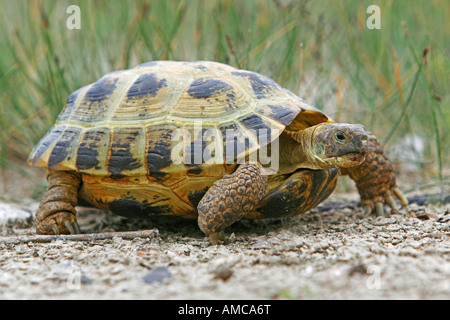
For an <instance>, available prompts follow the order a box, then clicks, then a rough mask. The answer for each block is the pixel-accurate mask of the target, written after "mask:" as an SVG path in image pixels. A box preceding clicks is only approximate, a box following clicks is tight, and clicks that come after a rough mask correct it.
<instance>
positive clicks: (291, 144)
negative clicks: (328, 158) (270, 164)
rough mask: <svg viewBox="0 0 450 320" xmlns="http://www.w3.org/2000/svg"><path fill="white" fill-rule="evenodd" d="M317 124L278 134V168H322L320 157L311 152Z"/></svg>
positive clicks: (290, 169)
mask: <svg viewBox="0 0 450 320" xmlns="http://www.w3.org/2000/svg"><path fill="white" fill-rule="evenodd" d="M316 127H317V126H313V127H310V128H306V129H304V130H300V131H295V132H286V131H285V132H283V133H282V134H281V135H280V146H281V150H280V169H281V168H283V171H287V172H293V171H295V170H297V169H300V168H305V169H323V165H322V163H321V162H320V159H318V158H316V157H315V156H314V153H313V148H314V145H313V135H314V130H315V129H316Z"/></svg>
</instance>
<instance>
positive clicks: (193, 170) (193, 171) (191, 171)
mask: <svg viewBox="0 0 450 320" xmlns="http://www.w3.org/2000/svg"><path fill="white" fill-rule="evenodd" d="M202 172H203V170H202V168H201V167H193V168H191V169H189V170H188V172H187V173H188V174H193V175H199V174H201V173H202Z"/></svg>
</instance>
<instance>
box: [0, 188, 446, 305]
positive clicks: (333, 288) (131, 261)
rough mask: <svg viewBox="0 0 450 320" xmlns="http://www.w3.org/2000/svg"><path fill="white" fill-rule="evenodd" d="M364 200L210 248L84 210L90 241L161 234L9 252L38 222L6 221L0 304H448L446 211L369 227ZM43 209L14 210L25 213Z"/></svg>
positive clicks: (263, 226)
mask: <svg viewBox="0 0 450 320" xmlns="http://www.w3.org/2000/svg"><path fill="white" fill-rule="evenodd" d="M357 199H358V196H357V194H355V193H352V194H349V195H345V196H342V195H340V196H332V197H331V198H330V199H329V200H328V201H327V202H325V203H324V204H323V205H321V206H320V207H318V208H316V209H315V210H313V211H312V212H310V213H308V214H305V215H302V216H298V217H293V218H286V219H282V220H260V221H255V220H245V221H242V222H239V223H236V224H235V225H234V226H232V227H230V228H229V229H228V230H227V232H228V233H227V240H226V242H225V244H222V245H214V246H212V245H210V244H209V240H208V239H207V238H205V237H204V235H203V234H202V233H201V231H200V230H199V229H198V227H197V225H196V222H195V221H190V220H183V219H180V218H173V219H172V218H159V219H152V220H151V221H149V222H147V223H146V224H143V223H141V222H133V221H129V220H125V219H123V218H120V217H114V216H112V215H108V214H107V213H105V212H102V211H99V210H93V209H81V210H80V213H79V222H80V225H81V227H82V229H83V230H84V231H85V232H105V231H127V230H139V229H143V228H145V229H150V228H157V229H158V231H159V232H158V233H156V234H155V235H154V236H153V237H151V238H135V239H132V240H124V239H122V238H120V237H113V238H112V239H107V240H91V241H66V240H54V241H52V242H49V243H38V242H36V241H29V242H23V243H19V244H7V243H5V241H6V240H8V239H9V240H11V239H14V238H13V237H16V236H17V235H32V234H33V232H34V231H33V228H32V224H33V220H32V219H31V218H28V219H26V218H24V217H23V216H24V215H22V216H20V215H19V216H20V218H18V219H16V220H14V219H12V218H11V217H8V218H5V216H6V215H5V214H4V215H3V219H4V220H3V225H2V227H1V234H2V236H3V237H2V238H0V298H1V299H449V298H450V213H449V211H450V205H449V204H440V205H438V206H435V205H431V204H424V203H422V202H423V201H422V200H423V198H422V197H420V196H419V197H415V198H414V199H413V202H414V203H412V204H411V205H410V206H409V207H408V208H407V209H402V210H400V212H399V214H395V215H391V216H388V217H375V216H370V217H363V216H362V209H361V208H360V207H358V205H357V201H356V200H357ZM36 205H37V203H31V204H30V205H28V206H26V207H23V206H13V207H14V208H16V210H18V211H20V210H22V209H25V210H24V212H25V213H26V212H31V211H33V210H35V208H36ZM4 208H6V207H4ZM1 211H2V210H1V206H0V213H1ZM3 211H4V212H5V211H9V212H11V210H3ZM25 215H26V214H25ZM1 217H2V215H1V214H0V218H1ZM6 220H8V222H6Z"/></svg>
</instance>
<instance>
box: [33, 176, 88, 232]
mask: <svg viewBox="0 0 450 320" xmlns="http://www.w3.org/2000/svg"><path fill="white" fill-rule="evenodd" d="M47 181H48V187H47V191H46V192H45V194H44V197H43V198H42V201H41V203H40V205H39V209H38V212H37V213H36V233H38V234H68V233H72V234H73V233H80V228H79V227H78V223H77V221H76V210H75V206H76V205H77V198H78V189H79V187H80V184H81V176H80V174H78V173H75V172H71V171H48V173H47Z"/></svg>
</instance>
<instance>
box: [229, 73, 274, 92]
mask: <svg viewBox="0 0 450 320" xmlns="http://www.w3.org/2000/svg"><path fill="white" fill-rule="evenodd" d="M231 74H232V75H234V76H239V77H245V78H247V79H248V80H249V82H250V84H251V86H252V89H253V92H254V93H255V95H256V97H257V98H258V99H262V98H265V97H266V94H267V92H268V91H269V90H271V89H279V88H281V87H280V85H279V84H278V83H276V82H275V81H273V80H272V79H270V78H269V77H267V76H265V75H262V74H259V73H256V72H249V71H235V72H232V73H231Z"/></svg>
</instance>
